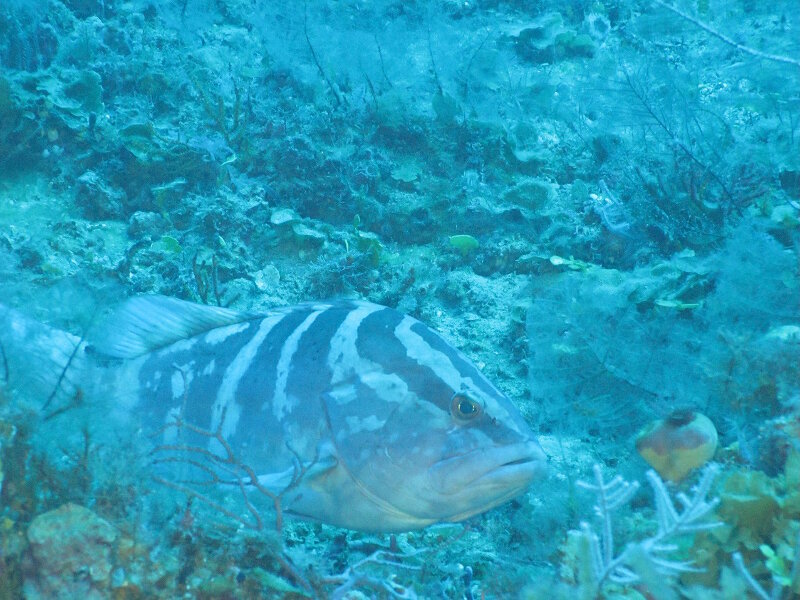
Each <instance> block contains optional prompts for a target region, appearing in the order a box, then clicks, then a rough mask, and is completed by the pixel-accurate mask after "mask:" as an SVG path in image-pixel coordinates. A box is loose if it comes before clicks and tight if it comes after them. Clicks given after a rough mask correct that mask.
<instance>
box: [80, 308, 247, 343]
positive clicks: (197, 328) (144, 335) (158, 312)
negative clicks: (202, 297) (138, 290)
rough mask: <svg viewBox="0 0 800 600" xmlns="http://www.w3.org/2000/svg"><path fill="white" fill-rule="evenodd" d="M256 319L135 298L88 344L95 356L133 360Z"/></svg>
mask: <svg viewBox="0 0 800 600" xmlns="http://www.w3.org/2000/svg"><path fill="white" fill-rule="evenodd" d="M259 316H260V315H257V314H254V313H243V312H238V311H235V310H230V309H228V308H220V307H217V306H205V305H203V304H195V303H193V302H187V301H185V300H178V299H176V298H168V297H167V296H136V297H134V298H131V299H129V300H126V301H125V302H124V303H123V304H122V305H121V306H120V307H119V308H118V309H117V310H116V311H114V312H113V313H112V315H111V316H110V317H109V318H108V319H107V320H106V321H105V322H104V323H103V324H102V325H101V326H100V327H99V328H98V330H97V331H96V332H95V334H94V335H92V336H91V342H90V344H91V349H92V350H93V351H94V352H98V353H100V354H104V355H106V356H112V357H115V358H135V357H137V356H141V355H142V354H147V353H148V352H153V351H154V350H158V349H160V348H164V347H165V346H169V345H170V344H173V343H175V342H178V341H180V340H185V339H188V338H190V337H194V336H196V335H199V334H201V333H205V332H206V331H210V330H212V329H216V328H217V327H224V326H226V325H234V324H236V323H241V322H243V321H249V320H252V319H255V318H258V317H259Z"/></svg>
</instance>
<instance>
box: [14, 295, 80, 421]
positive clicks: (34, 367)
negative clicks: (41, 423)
mask: <svg viewBox="0 0 800 600" xmlns="http://www.w3.org/2000/svg"><path fill="white" fill-rule="evenodd" d="M84 346H85V344H84V343H83V341H82V340H81V338H79V337H77V336H74V335H72V334H70V333H67V332H66V331H61V330H58V329H54V328H52V327H48V326H47V325H44V324H42V323H39V322H37V321H35V320H34V319H31V318H29V317H26V316H25V315H23V314H22V313H20V312H18V311H16V310H13V309H11V308H8V307H7V306H4V305H2V304H0V389H2V390H3V393H4V395H5V396H6V397H7V398H14V399H15V401H16V400H18V401H20V402H25V403H27V404H30V405H32V406H39V407H41V409H42V410H44V411H52V410H54V409H57V407H59V406H63V405H64V403H65V402H67V403H68V402H70V401H71V400H72V399H73V398H76V396H78V395H79V394H80V392H79V390H80V388H79V385H78V384H79V377H78V375H79V373H80V371H81V364H82V362H83V355H84V352H83V349H84Z"/></svg>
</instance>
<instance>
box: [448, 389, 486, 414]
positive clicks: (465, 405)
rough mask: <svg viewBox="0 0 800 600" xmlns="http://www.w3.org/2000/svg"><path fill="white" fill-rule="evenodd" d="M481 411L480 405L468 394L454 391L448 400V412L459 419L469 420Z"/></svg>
mask: <svg viewBox="0 0 800 600" xmlns="http://www.w3.org/2000/svg"><path fill="white" fill-rule="evenodd" d="M481 412H482V408H481V405H480V404H478V403H477V402H475V400H473V399H472V398H470V397H469V396H467V395H465V394H462V393H459V392H456V393H455V394H453V399H452V400H451V401H450V414H452V415H453V416H454V417H455V418H456V419H457V420H459V421H471V420H472V419H474V418H475V417H477V416H478V415H480V414H481Z"/></svg>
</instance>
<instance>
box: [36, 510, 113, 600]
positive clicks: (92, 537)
mask: <svg viewBox="0 0 800 600" xmlns="http://www.w3.org/2000/svg"><path fill="white" fill-rule="evenodd" d="M116 538H117V532H116V530H115V529H114V527H113V526H112V525H111V524H109V523H108V522H107V521H105V520H103V519H101V518H100V517H98V516H97V515H96V514H95V513H93V512H92V511H90V510H89V509H88V508H84V507H83V506H78V505H77V504H72V503H70V504H65V505H63V506H61V507H59V508H57V509H55V510H52V511H50V512H47V513H44V514H42V515H39V516H38V517H36V518H35V519H34V520H33V522H32V523H31V524H30V527H28V541H29V542H30V551H31V559H32V561H31V563H32V569H31V570H30V572H29V573H28V574H27V576H26V579H25V583H24V587H23V589H24V592H25V597H26V598H27V599H28V600H34V599H36V600H38V599H39V598H48V599H51V600H62V599H63V600H67V599H74V598H80V599H81V600H95V599H97V600H100V599H102V598H106V597H108V595H109V576H110V573H111V568H112V565H111V562H110V558H111V549H112V544H113V542H114V541H115V540H116Z"/></svg>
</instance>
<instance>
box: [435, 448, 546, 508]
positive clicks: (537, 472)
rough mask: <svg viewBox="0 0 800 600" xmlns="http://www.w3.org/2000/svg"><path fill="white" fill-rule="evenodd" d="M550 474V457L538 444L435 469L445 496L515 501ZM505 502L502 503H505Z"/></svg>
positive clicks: (473, 455)
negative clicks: (468, 491) (518, 495)
mask: <svg viewBox="0 0 800 600" xmlns="http://www.w3.org/2000/svg"><path fill="white" fill-rule="evenodd" d="M546 471H547V456H546V455H545V453H544V451H542V449H541V447H540V446H539V444H538V443H536V442H535V441H526V442H521V443H517V444H509V445H506V446H500V447H497V448H490V449H481V450H474V451H472V452H468V453H466V454H461V455H459V456H454V457H451V458H447V459H444V460H441V461H439V462H438V463H436V465H435V466H434V468H433V469H432V472H433V474H434V475H435V477H436V479H437V483H438V484H439V485H438V487H439V490H440V491H441V492H442V493H444V494H456V493H463V492H464V490H465V489H468V490H470V492H471V493H474V494H475V495H487V494H488V495H500V496H502V497H503V498H506V497H508V498H512V497H513V496H515V495H517V494H519V493H520V492H522V491H524V490H525V489H526V488H527V487H528V486H529V485H530V484H531V482H533V481H534V480H535V479H539V478H541V477H542V476H543V475H544V474H545V472H546ZM501 501H502V500H501Z"/></svg>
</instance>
